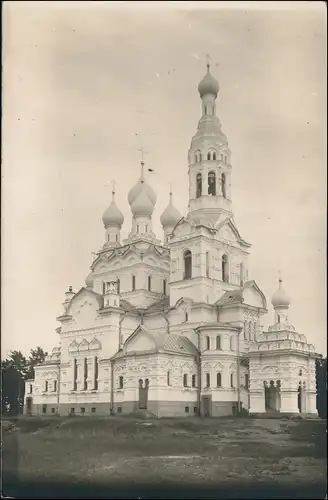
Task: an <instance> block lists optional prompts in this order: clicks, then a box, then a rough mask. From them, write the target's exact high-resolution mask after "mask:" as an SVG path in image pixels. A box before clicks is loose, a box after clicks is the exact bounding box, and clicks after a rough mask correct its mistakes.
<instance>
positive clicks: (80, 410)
mask: <svg viewBox="0 0 328 500" xmlns="http://www.w3.org/2000/svg"><path fill="white" fill-rule="evenodd" d="M198 91H199V94H200V97H201V102H202V116H201V118H200V120H199V123H198V128H197V132H196V134H195V135H194V137H193V138H192V141H191V145H190V149H189V153H188V162H189V206H188V213H187V214H186V215H185V216H182V215H181V214H180V213H179V212H178V210H177V209H176V208H175V207H174V205H173V201H172V193H170V201H169V205H168V206H167V208H166V209H165V211H164V212H163V214H162V215H161V224H162V226H163V233H164V234H163V241H161V240H159V239H157V238H156V235H155V234H154V232H153V230H152V213H153V210H154V207H155V204H156V199H157V197H156V193H155V192H154V191H153V189H152V188H151V186H150V185H149V184H148V182H147V181H146V179H145V176H144V171H143V170H144V165H143V163H142V164H141V175H140V178H139V180H138V181H137V183H136V185H135V186H134V187H132V189H131V190H130V192H129V194H128V202H129V205H130V207H131V211H132V215H133V217H132V227H131V231H130V233H129V236H128V237H127V239H125V240H124V241H121V228H122V225H123V222H124V217H123V215H122V213H121V211H120V210H119V208H118V207H117V205H116V202H115V199H114V198H115V193H114V192H113V199H112V202H111V204H110V206H109V207H108V208H107V210H106V211H105V212H104V214H103V223H104V227H105V243H104V245H103V247H102V248H101V249H100V251H99V252H98V254H97V257H96V259H95V260H94V262H93V263H92V265H91V271H90V273H89V275H88V276H87V279H86V281H85V287H83V288H81V289H80V290H79V291H77V292H74V291H73V290H72V288H71V287H70V288H69V290H68V292H66V294H65V300H64V303H63V308H62V312H61V314H60V316H59V317H58V318H57V320H58V321H59V322H60V327H58V328H57V330H56V331H57V333H58V336H59V339H60V340H59V347H55V348H54V349H53V350H52V353H51V354H50V355H49V356H48V357H47V359H46V361H45V362H44V363H43V364H41V365H38V366H37V367H36V368H35V379H34V380H29V381H27V382H26V391H25V405H24V411H25V413H26V414H32V415H42V414H52V413H55V414H58V413H59V414H60V415H68V414H75V415H112V414H123V415H125V414H129V413H131V412H135V411H138V410H145V411H147V412H149V413H151V414H154V415H155V416H157V417H166V416H167V417H170V416H188V415H195V414H196V415H202V416H213V417H214V416H226V415H232V414H234V413H237V412H240V411H247V412H249V413H254V414H257V413H265V412H270V411H271V412H281V413H298V412H300V411H301V412H303V413H309V414H316V412H317V410H316V380H315V358H316V354H315V349H314V346H313V345H311V344H308V343H307V340H306V338H305V337H304V335H299V334H298V333H297V332H296V331H295V328H294V327H293V326H292V325H290V324H289V323H288V308H289V302H290V301H289V298H288V297H287V295H286V293H285V292H284V290H283V288H282V284H281V281H280V283H279V289H278V291H277V292H276V294H275V295H274V297H273V298H272V304H273V306H274V309H275V318H274V321H273V323H274V324H273V325H272V326H271V327H269V329H268V331H267V332H265V331H263V328H262V326H261V318H262V316H263V315H265V314H266V313H267V302H266V298H265V296H264V294H263V293H262V291H261V290H260V288H259V286H258V285H257V284H256V283H255V281H254V280H252V279H251V278H250V277H249V269H248V256H249V252H250V247H251V245H250V244H249V243H248V242H247V241H245V240H244V239H243V238H242V236H241V235H240V233H239V231H238V229H237V227H236V224H235V222H234V217H233V212H232V201H231V171H232V167H231V162H230V156H231V153H230V150H229V147H228V141H227V137H226V136H225V134H224V133H223V131H222V128H221V124H220V121H219V119H218V117H217V115H216V99H217V95H218V92H219V85H218V82H217V81H216V80H215V78H214V77H213V76H212V75H211V72H210V67H209V65H208V67H207V73H206V75H205V77H204V78H203V80H202V81H201V82H200V84H199V86H198Z"/></svg>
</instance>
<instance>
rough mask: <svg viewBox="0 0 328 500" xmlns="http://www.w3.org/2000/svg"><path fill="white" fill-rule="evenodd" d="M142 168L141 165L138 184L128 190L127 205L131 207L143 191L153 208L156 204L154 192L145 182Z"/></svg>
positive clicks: (142, 164)
mask: <svg viewBox="0 0 328 500" xmlns="http://www.w3.org/2000/svg"><path fill="white" fill-rule="evenodd" d="M143 167H144V163H143V162H142V163H141V176H140V179H139V180H138V182H137V183H136V184H135V186H133V188H131V189H130V191H129V194H128V202H129V205H130V206H131V207H132V203H133V202H134V201H135V199H136V198H137V196H138V195H139V194H140V193H141V191H142V190H145V191H146V193H147V195H148V198H149V199H150V201H151V202H152V204H153V206H155V204H156V200H157V196H156V193H155V191H154V190H153V189H152V188H151V187H150V185H149V184H148V183H147V182H146V181H145V179H144V173H143Z"/></svg>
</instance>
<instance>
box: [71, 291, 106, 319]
mask: <svg viewBox="0 0 328 500" xmlns="http://www.w3.org/2000/svg"><path fill="white" fill-rule="evenodd" d="M84 294H87V295H91V296H93V297H95V298H96V300H97V302H98V306H99V309H101V308H102V307H103V305H104V298H103V296H102V295H100V293H97V292H94V291H93V290H91V289H89V288H85V287H82V288H81V289H80V290H79V291H78V292H77V293H76V294H75V295H74V297H72V300H71V302H70V304H69V306H68V309H67V313H66V314H69V311H70V309H71V307H72V304H73V302H75V300H76V298H77V297H79V296H80V295H84Z"/></svg>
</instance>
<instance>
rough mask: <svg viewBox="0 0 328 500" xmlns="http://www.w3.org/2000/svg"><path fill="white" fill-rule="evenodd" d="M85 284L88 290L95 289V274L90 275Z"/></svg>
mask: <svg viewBox="0 0 328 500" xmlns="http://www.w3.org/2000/svg"><path fill="white" fill-rule="evenodd" d="M85 284H86V286H87V288H92V287H93V273H90V274H88V276H87V278H86V280H85Z"/></svg>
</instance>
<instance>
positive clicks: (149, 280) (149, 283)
mask: <svg viewBox="0 0 328 500" xmlns="http://www.w3.org/2000/svg"><path fill="white" fill-rule="evenodd" d="M148 291H149V292H151V276H148Z"/></svg>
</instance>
